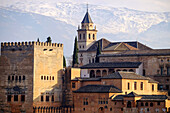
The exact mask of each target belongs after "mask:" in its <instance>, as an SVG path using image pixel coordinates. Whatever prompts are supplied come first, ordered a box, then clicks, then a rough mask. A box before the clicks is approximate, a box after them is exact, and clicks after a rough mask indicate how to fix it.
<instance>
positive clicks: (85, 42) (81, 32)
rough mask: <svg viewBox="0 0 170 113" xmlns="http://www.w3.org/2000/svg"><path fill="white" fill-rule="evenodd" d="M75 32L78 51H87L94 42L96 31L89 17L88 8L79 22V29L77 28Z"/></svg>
mask: <svg viewBox="0 0 170 113" xmlns="http://www.w3.org/2000/svg"><path fill="white" fill-rule="evenodd" d="M77 32H78V48H79V51H81V50H87V49H88V48H89V47H90V46H91V45H92V44H93V43H94V42H95V41H96V37H97V30H96V26H94V24H93V22H92V19H91V17H90V15H89V12H88V8H87V12H86V14H85V16H84V18H83V21H82V22H81V28H80V26H79V27H78V30H77Z"/></svg>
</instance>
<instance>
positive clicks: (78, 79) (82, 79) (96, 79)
mask: <svg viewBox="0 0 170 113" xmlns="http://www.w3.org/2000/svg"><path fill="white" fill-rule="evenodd" d="M100 80H101V78H74V79H72V81H100Z"/></svg>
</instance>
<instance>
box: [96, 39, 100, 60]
mask: <svg viewBox="0 0 170 113" xmlns="http://www.w3.org/2000/svg"><path fill="white" fill-rule="evenodd" d="M100 54H101V48H100V42H99V41H98V46H97V51H96V59H95V62H97V63H98V62H99V57H98V55H100Z"/></svg>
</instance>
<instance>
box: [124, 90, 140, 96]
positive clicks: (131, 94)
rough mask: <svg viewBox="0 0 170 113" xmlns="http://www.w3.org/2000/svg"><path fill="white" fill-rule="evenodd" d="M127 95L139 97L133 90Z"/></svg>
mask: <svg viewBox="0 0 170 113" xmlns="http://www.w3.org/2000/svg"><path fill="white" fill-rule="evenodd" d="M125 96H126V97H138V96H139V95H138V94H136V93H135V92H133V91H132V92H130V93H129V94H127V95H125Z"/></svg>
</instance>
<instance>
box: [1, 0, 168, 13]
mask: <svg viewBox="0 0 170 113" xmlns="http://www.w3.org/2000/svg"><path fill="white" fill-rule="evenodd" d="M42 1H45V2H47V3H48V2H65V1H66V2H78V3H88V4H94V5H95V4H96V5H102V6H112V7H126V8H130V9H135V10H141V11H149V12H170V0H83V1H82V0H0V6H5V5H6V4H8V3H10V4H12V2H13V3H17V2H23V3H29V4H28V5H30V3H34V2H42Z"/></svg>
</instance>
